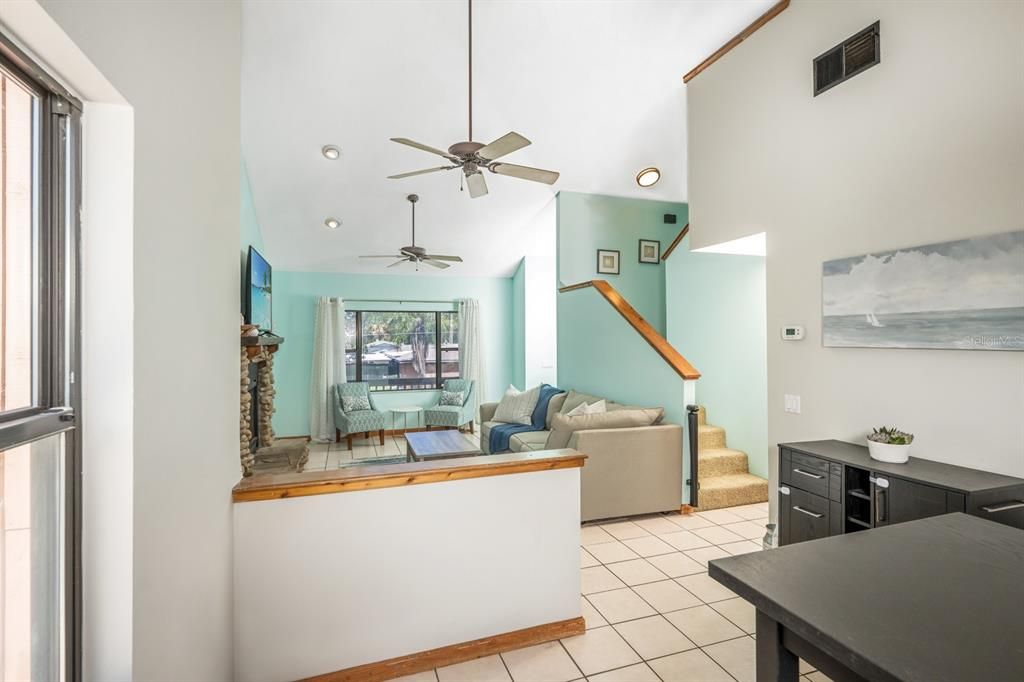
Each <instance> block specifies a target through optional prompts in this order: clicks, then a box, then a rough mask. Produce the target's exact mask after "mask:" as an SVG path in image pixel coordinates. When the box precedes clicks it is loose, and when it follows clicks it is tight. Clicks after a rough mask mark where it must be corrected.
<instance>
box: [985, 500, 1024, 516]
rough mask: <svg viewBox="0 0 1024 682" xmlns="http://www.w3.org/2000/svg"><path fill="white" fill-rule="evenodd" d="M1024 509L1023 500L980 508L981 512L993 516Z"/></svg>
mask: <svg viewBox="0 0 1024 682" xmlns="http://www.w3.org/2000/svg"><path fill="white" fill-rule="evenodd" d="M1021 507H1024V500H1013V501H1011V502H1003V503H1002V504H993V505H992V506H989V507H982V508H981V510H982V511H984V512H985V513H987V514H995V513H996V512H1002V511H1010V510H1011V509H1020V508H1021Z"/></svg>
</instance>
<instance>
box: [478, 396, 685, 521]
mask: <svg viewBox="0 0 1024 682" xmlns="http://www.w3.org/2000/svg"><path fill="white" fill-rule="evenodd" d="M600 399H601V398H599V397H597V396H591V395H586V394H583V393H579V392H576V391H569V392H568V393H563V394H561V395H558V396H555V397H554V398H552V399H551V403H550V404H549V405H548V413H547V418H546V420H545V430H544V431H527V432H524V433H517V434H515V435H514V436H512V438H511V439H510V440H509V448H510V449H511V450H512V451H513V452H523V451H535V450H544V449H548V448H549V447H550V446H549V440H551V439H552V427H553V426H554V427H555V428H557V429H562V430H563V431H562V432H560V433H559V434H558V435H557V436H555V437H554V440H558V441H559V442H561V440H563V439H564V437H565V436H566V435H568V434H566V433H565V432H564V429H565V428H570V429H572V424H574V423H577V424H586V423H588V422H589V423H595V422H598V423H599V422H601V421H609V422H617V423H623V422H628V421H630V419H629V418H625V419H616V418H615V416H614V415H613V416H611V417H608V418H607V419H591V420H579V418H574V419H575V420H577V421H574V420H572V419H568V420H567V419H564V418H563V419H557V421H556V415H561V416H562V417H564V415H565V413H567V412H568V411H569V410H571V409H572V408H573V407H575V406H576V405H578V404H579V403H580V402H581V401H585V402H587V403H591V402H594V401H597V400H600ZM607 402H608V412H609V413H614V412H618V411H622V410H625V411H630V414H631V415H633V414H634V412H633V411H640V410H642V411H643V413H652V412H656V415H653V416H655V418H654V419H651V420H649V421H651V422H652V423H650V424H649V425H646V426H625V427H621V426H620V427H616V428H584V429H582V430H572V433H571V436H569V438H568V443H567V445H566V447H570V448H573V449H575V450H579V451H580V452H582V453H584V454H585V455H587V461H586V462H585V464H584V466H583V470H582V473H581V488H582V490H581V500H580V503H581V517H582V520H583V521H592V520H595V519H610V518H616V517H620V516H631V515H634V514H647V513H655V512H663V511H678V510H679V507H680V506H681V505H682V494H683V492H682V491H683V429H682V427H681V426H679V425H678V424H664V423H661V421H660V414H661V413H662V410H660V409H657V410H655V411H652V410H651V409H649V408H648V409H645V408H634V407H631V406H629V405H621V404H618V403H614V402H611V401H607ZM497 407H498V403H485V404H483V405H481V406H480V445H481V447H482V448H483V451H484V453H486V454H490V453H488V446H489V440H490V430H491V428H492V427H494V426H496V425H497V422H494V421H493V417H494V413H495V411H496V410H497ZM635 414H637V415H638V418H639V419H640V420H641V421H644V419H643V417H642V415H640V414H639V413H635ZM597 416H598V417H600V415H597ZM622 416H623V417H625V415H622ZM553 422H555V423H554V424H553ZM559 446H560V445H559Z"/></svg>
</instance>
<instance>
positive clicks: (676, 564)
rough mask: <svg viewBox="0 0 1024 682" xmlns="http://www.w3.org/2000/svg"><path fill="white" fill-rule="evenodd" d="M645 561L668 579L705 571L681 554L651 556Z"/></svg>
mask: <svg viewBox="0 0 1024 682" xmlns="http://www.w3.org/2000/svg"><path fill="white" fill-rule="evenodd" d="M647 561H649V562H650V563H651V565H653V566H654V567H655V568H657V569H658V570H659V571H661V572H662V573H664V574H665V575H667V576H668V577H670V578H678V577H680V576H684V575H692V574H694V573H703V572H704V571H706V570H707V569H706V568H704V567H703V566H701V565H700V564H699V563H697V562H696V561H694V560H693V559H691V558H690V557H688V556H686V555H685V554H683V553H682V552H673V553H672V554H661V555H659V556H652V557H650V558H648V559H647Z"/></svg>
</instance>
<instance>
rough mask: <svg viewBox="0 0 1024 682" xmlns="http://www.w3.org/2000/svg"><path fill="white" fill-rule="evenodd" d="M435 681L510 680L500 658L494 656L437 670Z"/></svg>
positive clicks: (504, 681)
mask: <svg viewBox="0 0 1024 682" xmlns="http://www.w3.org/2000/svg"><path fill="white" fill-rule="evenodd" d="M437 679H438V680H439V681H440V682H509V681H510V680H511V679H512V678H511V677H509V674H508V671H507V670H506V669H505V664H504V663H502V661H501V656H498V655H497V654H495V655H494V656H485V657H483V658H476V659H473V660H472V661H466V662H465V663H456V664H455V665H449V666H446V667H444V668H438V669H437Z"/></svg>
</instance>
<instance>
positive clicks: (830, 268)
mask: <svg viewBox="0 0 1024 682" xmlns="http://www.w3.org/2000/svg"><path fill="white" fill-rule="evenodd" d="M821 292H822V343H823V344H824V345H825V346H830V347H856V348H942V349H959V350H1009V351H1013V350H1016V351H1024V230H1018V231H1016V232H1007V233H1003V234H995V235H989V236H986V237H974V238H971V239H961V240H958V241H951V242H941V243H938V244H926V245H924V246H915V247H913V248H908V249H898V250H895V251H885V252H882V253H871V254H867V255H864V256H855V257H853V258H841V259H839V260H832V261H827V262H825V263H824V265H823V267H822V280H821Z"/></svg>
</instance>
